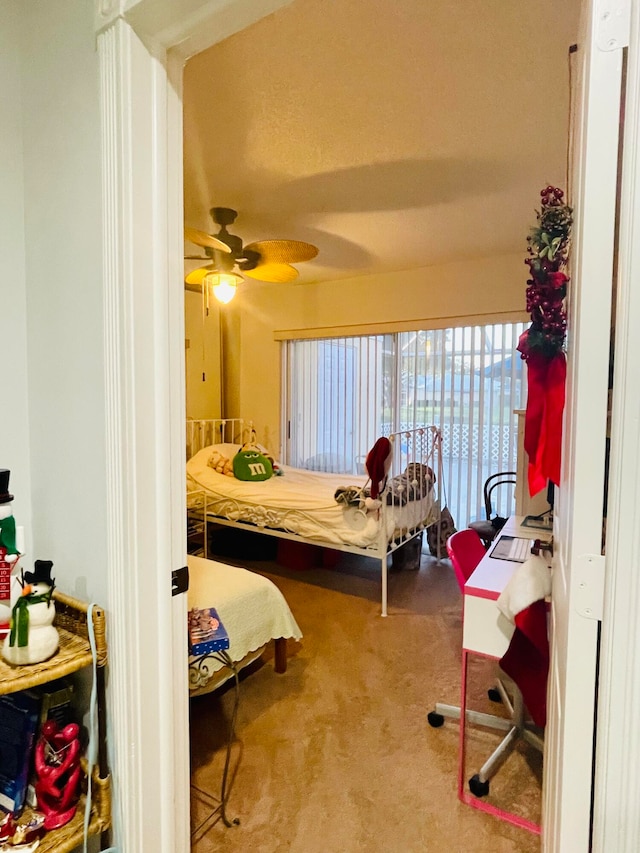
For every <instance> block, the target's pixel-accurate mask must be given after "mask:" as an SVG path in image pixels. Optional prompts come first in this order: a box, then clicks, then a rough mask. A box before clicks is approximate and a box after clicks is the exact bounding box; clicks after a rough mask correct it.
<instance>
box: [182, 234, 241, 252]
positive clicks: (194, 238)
mask: <svg viewBox="0 0 640 853" xmlns="http://www.w3.org/2000/svg"><path fill="white" fill-rule="evenodd" d="M184 236H185V238H186V239H187V240H189V242H191V243H195V244H196V246H206V247H207V248H208V249H217V250H218V251H219V252H227V254H229V253H230V252H231V249H230V248H229V246H227V244H226V243H223V242H222V240H218V238H217V237H212V236H211V234H205V232H204V231H198V230H197V229H196V228H185V229H184Z"/></svg>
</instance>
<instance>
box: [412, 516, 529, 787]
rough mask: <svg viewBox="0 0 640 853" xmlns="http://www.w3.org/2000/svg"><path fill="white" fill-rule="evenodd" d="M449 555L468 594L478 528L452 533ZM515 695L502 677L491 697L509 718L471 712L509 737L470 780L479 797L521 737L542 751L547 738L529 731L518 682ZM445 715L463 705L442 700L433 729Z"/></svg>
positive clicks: (481, 550) (456, 714) (480, 551)
mask: <svg viewBox="0 0 640 853" xmlns="http://www.w3.org/2000/svg"><path fill="white" fill-rule="evenodd" d="M447 554H448V555H449V559H450V560H451V565H452V566H453V570H454V572H455V573H456V579H457V581H458V585H459V586H460V590H461V591H462V592H463V594H464V585H465V583H466V582H467V580H468V579H469V577H470V576H471V574H472V572H473V571H474V569H475V568H476V566H477V565H478V563H479V562H480V560H481V559H482V558H483V557H484V556H485V554H486V550H485V546H484V545H483V543H482V539H481V538H480V536H478V534H477V533H476V531H475V530H471V529H469V528H467V529H466V530H460V531H458V532H457V533H454V534H453V536H450V537H449V539H448V540H447ZM510 689H511V693H512V696H513V701H512V698H511V697H510V696H509V694H508V693H507V689H506V687H505V686H504V684H503V683H502V681H500V680H498V682H497V685H496V687H494V688H491V689H490V690H489V691H487V692H488V696H489V699H491V701H492V702H502V703H503V705H504V707H505V708H506V710H507V712H508V716H506V717H498V716H495V715H493V714H483V713H480V712H478V711H467V712H466V719H467V722H470V723H474V724H475V725H479V726H484V727H485V728H490V729H497V730H499V731H507V732H508V734H507V736H506V737H505V738H504V739H503V740H502V741H501V742H500V744H499V745H498V747H497V748H496V749H495V750H494V751H493V753H492V754H491V756H490V757H489V758H488V759H487V761H485V763H484V764H483V765H482V767H481V769H480V772H479V773H476V774H475V775H474V776H472V777H471V779H469V789H470V790H471V793H472V794H474V795H475V796H476V797H483V796H485V795H486V794H488V793H489V780H490V779H491V777H492V776H494V775H495V773H496V772H497V771H498V769H499V768H500V767H501V766H502V764H503V763H504V761H505V759H506V758H507V756H508V755H509V754H510V753H511V752H512V751H513V749H514V747H515V745H516V743H517V741H518V739H519V738H520V737H522V738H523V739H524V740H526V741H527V742H528V743H530V744H531V745H532V746H535V747H536V748H537V749H540V750H542V748H543V741H542V738H541V737H539V736H538V735H537V734H536V733H534V732H531V731H529V729H528V728H526V726H525V710H524V702H523V701H522V694H521V693H520V690H518V688H517V687H516V685H515V684H513V683H512V682H511V685H510ZM445 717H449V718H451V719H456V720H459V719H460V708H459V707H457V706H455V705H443V704H441V703H440V702H438V703H437V704H436V706H435V708H434V710H433V711H431V712H430V713H429V714H428V715H427V719H428V721H429V725H430V726H432V727H433V728H439V727H440V726H441V725H442V724H443V723H444V720H445Z"/></svg>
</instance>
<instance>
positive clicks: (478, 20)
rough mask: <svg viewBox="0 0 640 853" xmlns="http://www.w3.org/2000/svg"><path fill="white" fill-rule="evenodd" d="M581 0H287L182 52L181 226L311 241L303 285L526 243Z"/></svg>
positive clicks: (556, 148)
mask: <svg viewBox="0 0 640 853" xmlns="http://www.w3.org/2000/svg"><path fill="white" fill-rule="evenodd" d="M578 8H579V0H563V2H560V3H559V2H557V0H540V2H530V3H524V2H515V1H514V0H459V2H450V0H393V2H390V0H295V2H293V3H292V4H291V5H289V6H286V7H284V8H282V9H281V10H279V11H278V12H276V13H274V14H272V15H269V16H268V17H267V18H264V19H263V20H261V21H259V22H258V23H257V24H254V25H253V26H251V27H249V28H248V29H246V30H244V31H243V32H240V33H238V34H236V35H234V36H231V37H230V38H228V39H226V40H225V41H223V42H221V43H220V44H217V45H214V46H213V47H211V48H210V49H209V50H207V51H205V52H204V53H201V54H199V55H198V56H196V57H194V58H193V59H192V60H190V61H189V63H188V64H187V67H186V70H185V81H184V83H185V85H184V115H185V170H184V173H185V224H187V225H190V226H192V227H195V228H200V229H202V230H205V231H208V232H209V233H215V231H217V226H215V225H214V224H213V223H212V221H211V219H210V217H209V213H208V211H209V209H210V208H211V207H213V206H227V207H233V208H235V209H236V210H238V211H239V216H238V219H237V220H236V222H235V225H234V226H233V227H231V228H230V229H229V230H230V231H232V232H233V233H236V234H239V235H240V236H241V237H242V238H243V240H244V242H245V243H247V242H251V241H252V240H259V239H273V238H289V239H298V240H306V241H308V242H311V243H314V244H315V245H317V246H318V248H319V250H320V251H319V254H318V257H317V258H316V259H315V260H314V261H311V262H309V263H306V264H301V265H299V270H300V279H299V281H301V282H304V281H323V280H330V279H339V278H345V277H351V276H354V275H367V274H370V273H376V272H386V271H394V270H406V269H412V268H415V267H423V266H429V265H432V264H435V263H441V262H446V261H449V260H454V259H461V258H473V257H482V256H487V255H490V254H493V253H496V252H517V251H523V252H524V250H525V248H526V243H525V239H526V235H527V233H528V230H529V227H530V226H531V225H532V224H533V220H534V218H535V213H534V209H535V207H536V205H537V199H538V193H539V190H540V188H541V187H542V186H543V185H544V184H546V183H554V184H559V185H561V186H564V185H565V183H566V174H565V172H566V148H567V132H568V111H569V59H568V48H569V45H571V44H572V43H574V42H575V41H576V39H577V16H578ZM573 62H574V65H575V63H576V60H575V59H574V60H573ZM576 67H577V66H576ZM574 76H575V69H574Z"/></svg>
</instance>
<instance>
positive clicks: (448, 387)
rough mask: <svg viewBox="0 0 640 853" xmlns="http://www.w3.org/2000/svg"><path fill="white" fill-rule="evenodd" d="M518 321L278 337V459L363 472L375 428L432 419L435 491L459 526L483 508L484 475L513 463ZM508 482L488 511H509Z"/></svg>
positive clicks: (520, 376)
mask: <svg viewBox="0 0 640 853" xmlns="http://www.w3.org/2000/svg"><path fill="white" fill-rule="evenodd" d="M523 329H524V324H523V323H501V324H494V325H486V326H465V327H459V328H449V329H433V330H419V331H415V332H400V333H397V334H390V335H365V336H361V337H342V338H326V339H320V340H293V341H287V342H286V344H285V351H284V367H285V377H286V379H285V383H284V392H285V399H284V406H283V413H284V419H285V422H286V436H287V440H286V444H285V461H286V462H287V463H288V464H290V465H294V466H296V467H300V468H308V469H312V470H317V471H334V472H337V473H343V474H362V473H365V468H364V460H365V457H366V454H367V451H368V450H369V448H370V447H371V446H372V445H373V443H374V442H375V440H376V438H378V437H379V436H380V435H389V433H391V432H396V431H398V430H403V429H411V428H414V427H419V426H426V425H430V424H436V425H437V426H438V427H440V429H441V431H442V439H443V442H442V447H443V453H442V456H443V479H444V483H443V484H442V485H443V486H444V493H445V495H446V499H447V502H448V505H449V507H450V509H451V511H452V514H453V517H454V520H455V522H456V524H457V526H458V527H463V526H465V525H466V524H467V523H468V522H469V521H470V520H472V519H473V518H481V517H483V514H484V504H483V499H482V486H483V483H484V481H485V479H486V478H487V477H488V476H489V475H490V474H495V473H497V472H498V471H515V470H516V457H517V446H518V437H517V417H516V416H515V415H514V414H513V411H514V409H518V408H520V407H521V404H522V400H523V393H524V388H523V382H524V371H523V370H522V362H521V360H520V358H519V356H518V354H517V353H516V349H515V348H516V345H517V342H518V338H519V336H520V334H521V333H522V331H523ZM513 509H514V507H513V490H512V488H511V487H504V488H503V489H502V491H501V492H500V493H499V494H498V495H496V503H495V505H494V511H495V512H497V513H498V514H500V515H503V516H506V515H509V514H512V512H513Z"/></svg>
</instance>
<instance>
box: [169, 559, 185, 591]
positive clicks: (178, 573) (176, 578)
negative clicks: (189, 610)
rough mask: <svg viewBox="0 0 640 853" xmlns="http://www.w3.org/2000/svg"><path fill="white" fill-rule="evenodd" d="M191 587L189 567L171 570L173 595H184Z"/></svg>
mask: <svg viewBox="0 0 640 853" xmlns="http://www.w3.org/2000/svg"><path fill="white" fill-rule="evenodd" d="M188 589H189V567H188V566H182V568H181V569H174V570H173V571H172V572H171V595H182V593H183V592H186V591H187V590H188Z"/></svg>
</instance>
